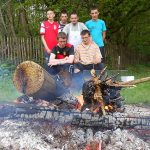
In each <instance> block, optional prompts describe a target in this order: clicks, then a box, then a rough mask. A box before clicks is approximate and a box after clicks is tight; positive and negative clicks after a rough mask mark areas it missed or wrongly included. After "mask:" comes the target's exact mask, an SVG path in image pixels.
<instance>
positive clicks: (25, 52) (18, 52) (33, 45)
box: [0, 37, 147, 69]
mask: <svg viewBox="0 0 150 150" xmlns="http://www.w3.org/2000/svg"><path fill="white" fill-rule="evenodd" d="M118 58H120V59H119V60H118ZM4 60H5V61H6V60H7V61H10V62H12V63H14V64H16V65H17V64H19V63H20V62H22V61H25V60H33V61H35V62H38V63H39V64H43V63H44V56H43V45H42V42H41V39H40V37H31V38H20V37H18V38H12V37H3V38H0V61H4ZM106 60H107V62H106V63H107V64H108V65H109V66H111V67H112V68H113V69H123V68H125V67H126V66H127V65H132V64H140V63H143V62H146V60H147V58H146V56H144V55H143V54H142V53H139V52H138V51H134V50H129V49H128V50H127V49H126V48H125V47H122V46H119V45H113V44H107V45H106Z"/></svg>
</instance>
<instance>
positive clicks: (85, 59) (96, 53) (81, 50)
mask: <svg viewBox="0 0 150 150" xmlns="http://www.w3.org/2000/svg"><path fill="white" fill-rule="evenodd" d="M101 58H102V55H101V52H100V50H99V47H98V46H97V45H96V44H95V43H94V42H91V44H90V45H88V46H87V47H85V45H83V43H81V44H79V45H78V46H77V47H76V49H75V55H74V62H75V63H78V62H80V63H81V64H83V65H89V64H97V63H100V60H101ZM96 60H98V61H97V62H96Z"/></svg>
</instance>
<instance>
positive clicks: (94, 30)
mask: <svg viewBox="0 0 150 150" xmlns="http://www.w3.org/2000/svg"><path fill="white" fill-rule="evenodd" d="M85 25H86V26H87V28H88V29H89V31H90V33H91V36H92V40H93V41H94V42H95V43H96V44H97V45H98V46H99V47H102V46H104V42H103V36H102V33H103V32H104V31H106V25H105V22H104V21H103V20H101V19H98V20H96V21H95V20H89V21H87V22H86V23H85Z"/></svg>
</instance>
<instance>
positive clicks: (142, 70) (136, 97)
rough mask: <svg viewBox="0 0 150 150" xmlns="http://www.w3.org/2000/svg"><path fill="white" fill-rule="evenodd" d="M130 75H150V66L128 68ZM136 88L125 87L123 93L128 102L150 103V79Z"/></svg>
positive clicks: (140, 76) (136, 77)
mask: <svg viewBox="0 0 150 150" xmlns="http://www.w3.org/2000/svg"><path fill="white" fill-rule="evenodd" d="M128 69H129V71H128V72H127V73H126V74H128V75H134V76H135V79H139V78H144V77H150V66H142V65H138V66H133V67H129V68H128ZM136 86H137V87H135V88H125V89H123V90H122V92H121V94H122V96H123V97H124V98H125V103H128V104H137V103H138V104H139V103H144V104H150V81H148V82H144V83H140V84H137V85H136Z"/></svg>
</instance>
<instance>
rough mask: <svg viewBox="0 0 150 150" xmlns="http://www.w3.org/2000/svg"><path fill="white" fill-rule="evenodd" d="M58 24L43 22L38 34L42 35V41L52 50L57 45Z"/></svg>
mask: <svg viewBox="0 0 150 150" xmlns="http://www.w3.org/2000/svg"><path fill="white" fill-rule="evenodd" d="M58 29H59V24H58V23H57V22H53V23H50V22H49V21H45V22H43V23H42V24H41V28H40V34H41V35H44V39H45V41H46V44H47V46H48V48H49V49H51V50H52V49H53V47H54V46H55V45H57V35H58Z"/></svg>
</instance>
